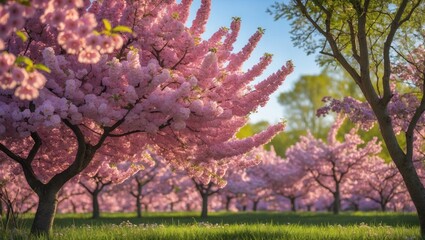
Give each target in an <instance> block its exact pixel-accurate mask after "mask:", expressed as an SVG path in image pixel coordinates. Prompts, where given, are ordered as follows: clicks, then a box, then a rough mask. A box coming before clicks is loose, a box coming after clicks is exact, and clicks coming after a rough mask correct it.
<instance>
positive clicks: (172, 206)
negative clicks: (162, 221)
mask: <svg viewBox="0 0 425 240" xmlns="http://www.w3.org/2000/svg"><path fill="white" fill-rule="evenodd" d="M170 212H174V202H171V203H170Z"/></svg>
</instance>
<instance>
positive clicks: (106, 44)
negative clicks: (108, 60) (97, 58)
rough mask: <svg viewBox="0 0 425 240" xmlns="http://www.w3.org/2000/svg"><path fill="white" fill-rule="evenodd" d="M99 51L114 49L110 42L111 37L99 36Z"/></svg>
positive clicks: (106, 51)
mask: <svg viewBox="0 0 425 240" xmlns="http://www.w3.org/2000/svg"><path fill="white" fill-rule="evenodd" d="M99 51H100V53H102V54H103V53H112V52H113V51H114V45H113V42H112V39H111V38H109V37H107V36H103V37H102V38H100V50H99Z"/></svg>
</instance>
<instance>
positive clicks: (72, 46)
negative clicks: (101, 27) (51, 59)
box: [63, 38, 83, 54]
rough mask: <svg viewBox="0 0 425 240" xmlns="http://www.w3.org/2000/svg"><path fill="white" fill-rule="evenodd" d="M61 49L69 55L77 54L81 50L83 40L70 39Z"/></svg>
mask: <svg viewBox="0 0 425 240" xmlns="http://www.w3.org/2000/svg"><path fill="white" fill-rule="evenodd" d="M63 48H65V49H66V51H67V53H69V54H77V53H79V52H80V51H81V49H82V48H83V40H82V39H81V38H70V39H68V40H67V41H66V42H65V44H64V45H63Z"/></svg>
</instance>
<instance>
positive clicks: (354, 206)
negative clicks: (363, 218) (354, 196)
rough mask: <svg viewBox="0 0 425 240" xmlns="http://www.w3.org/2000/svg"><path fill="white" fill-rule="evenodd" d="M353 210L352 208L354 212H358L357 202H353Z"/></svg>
mask: <svg viewBox="0 0 425 240" xmlns="http://www.w3.org/2000/svg"><path fill="white" fill-rule="evenodd" d="M353 210H354V212H358V211H359V204H357V203H353Z"/></svg>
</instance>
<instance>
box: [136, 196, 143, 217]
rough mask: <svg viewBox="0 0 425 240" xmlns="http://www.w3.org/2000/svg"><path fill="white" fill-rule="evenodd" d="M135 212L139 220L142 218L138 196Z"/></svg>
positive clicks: (140, 202)
mask: <svg viewBox="0 0 425 240" xmlns="http://www.w3.org/2000/svg"><path fill="white" fill-rule="evenodd" d="M136 209H137V210H136V211H137V217H138V218H141V217H142V201H141V199H140V196H137V197H136Z"/></svg>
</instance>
